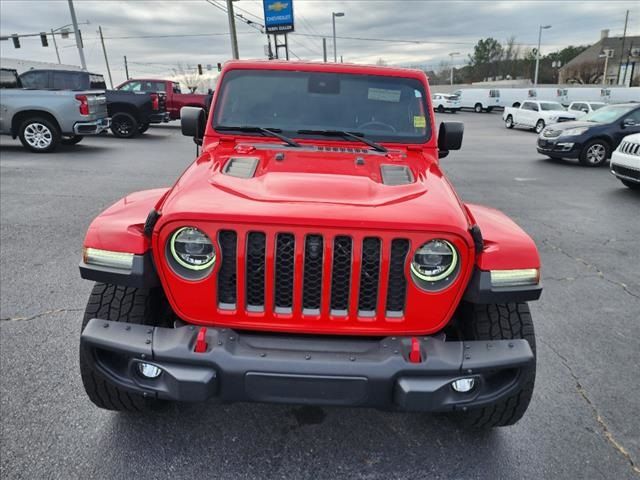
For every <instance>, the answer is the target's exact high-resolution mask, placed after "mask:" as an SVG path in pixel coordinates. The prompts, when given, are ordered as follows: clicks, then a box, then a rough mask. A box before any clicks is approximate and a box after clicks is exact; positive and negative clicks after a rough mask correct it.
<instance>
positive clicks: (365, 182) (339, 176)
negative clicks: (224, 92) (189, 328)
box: [85, 62, 540, 335]
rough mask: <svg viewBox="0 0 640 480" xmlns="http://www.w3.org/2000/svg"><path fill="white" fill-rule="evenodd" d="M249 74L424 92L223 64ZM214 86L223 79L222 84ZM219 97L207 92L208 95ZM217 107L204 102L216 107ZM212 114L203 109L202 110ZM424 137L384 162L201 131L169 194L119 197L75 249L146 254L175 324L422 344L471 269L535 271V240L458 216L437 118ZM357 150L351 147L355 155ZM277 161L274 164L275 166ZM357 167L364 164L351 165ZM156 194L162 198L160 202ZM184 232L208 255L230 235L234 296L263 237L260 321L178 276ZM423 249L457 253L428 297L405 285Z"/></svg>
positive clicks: (373, 71) (479, 217) (240, 295)
mask: <svg viewBox="0 0 640 480" xmlns="http://www.w3.org/2000/svg"><path fill="white" fill-rule="evenodd" d="M235 68H249V69H261V68H265V69H274V68H277V69H291V70H296V69H305V70H312V71H340V72H348V73H362V74H368V75H387V76H403V77H412V78H417V79H419V80H420V81H422V82H424V86H425V90H426V93H427V98H430V94H429V89H428V84H427V80H426V77H425V75H424V73H422V72H419V71H411V70H404V69H393V68H381V67H364V66H354V65H334V64H299V63H295V62H229V63H228V64H226V66H225V70H224V71H223V75H222V76H224V73H225V72H226V71H229V70H231V69H235ZM222 76H221V77H222ZM219 91H220V89H217V90H216V95H217V94H218V92H219ZM215 101H216V99H215V98H214V102H215ZM212 111H213V109H212ZM427 115H428V116H429V119H430V122H431V125H432V131H433V132H434V133H433V134H432V135H431V137H430V138H429V139H428V140H427V141H426V142H425V143H424V144H421V145H402V144H393V143H389V144H386V143H385V146H386V147H387V148H389V150H390V151H389V153H387V154H384V153H377V152H371V151H361V152H358V153H354V152H351V153H349V152H333V151H330V152H327V151H322V150H319V149H318V147H323V146H343V147H347V146H348V147H354V143H353V142H345V141H333V140H331V141H329V140H324V139H323V140H315V139H297V140H298V141H299V143H301V144H303V148H298V149H296V148H287V147H284V146H283V144H282V143H281V142H280V141H279V140H277V139H273V138H267V137H262V136H248V135H227V134H224V135H223V134H218V133H216V132H215V131H214V130H213V129H212V127H211V125H212V121H211V118H210V119H209V121H208V122H207V129H206V133H205V138H204V145H203V152H202V154H201V155H200V157H199V158H198V159H197V160H196V161H195V162H194V163H193V164H192V165H191V166H190V167H189V168H187V170H186V171H185V172H184V174H183V175H182V176H181V178H180V179H179V180H178V181H177V182H176V184H175V185H174V186H173V187H172V189H170V190H169V191H165V190H151V191H146V192H140V193H138V194H134V195H131V196H129V197H126V198H125V199H124V200H121V201H120V202H118V203H116V204H115V205H114V206H112V207H110V208H109V209H108V210H106V211H105V212H104V213H103V214H102V215H101V216H100V217H98V218H97V219H96V220H95V221H94V222H93V223H92V225H91V227H90V228H89V232H88V233H87V238H86V240H85V246H89V247H95V248H101V249H106V250H116V251H128V252H133V253H143V252H144V251H146V250H148V249H149V248H151V249H152V251H153V258H154V262H155V264H156V269H157V271H158V275H159V276H160V280H161V282H162V285H163V287H164V290H165V293H166V295H167V298H168V299H169V302H170V304H171V306H172V307H173V309H174V311H175V312H176V313H177V315H178V316H179V317H180V318H182V319H183V320H185V321H187V322H190V323H194V324H199V325H220V326H229V327H233V328H244V329H256V330H269V331H288V332H298V333H322V334H356V335H388V334H394V333H395V334H415V335H420V334H430V333H435V332H437V331H439V330H441V329H442V328H443V327H444V326H446V324H447V323H448V322H449V320H450V319H451V317H452V315H453V313H454V311H455V309H456V307H457V305H458V304H459V302H460V300H461V298H462V295H463V293H464V290H465V288H466V285H467V283H468V281H469V279H470V277H471V274H472V272H473V268H474V266H477V267H479V268H481V269H483V270H489V269H512V268H537V267H539V265H540V260H539V257H538V253H537V250H536V247H535V245H534V244H533V241H532V240H531V239H530V238H529V237H528V236H527V234H526V233H524V232H523V231H522V230H521V229H520V228H519V227H518V226H517V225H516V224H515V223H513V222H512V221H511V220H509V219H508V218H507V217H506V216H504V215H503V214H501V213H500V212H498V211H496V210H492V209H488V208H485V207H481V206H477V205H467V206H466V208H465V205H463V204H462V203H461V202H460V200H459V199H458V197H457V195H456V194H455V192H454V190H453V188H452V186H451V185H450V183H449V182H448V181H447V179H446V177H445V176H444V174H443V173H442V171H441V170H440V166H439V161H438V156H437V148H436V142H437V138H436V134H435V132H436V131H437V129H436V128H435V119H434V116H433V112H432V109H429V112H428V113H427ZM358 146H359V145H358ZM279 153H283V154H284V159H280V160H276V159H275V156H276V154H279ZM230 157H234V158H242V157H250V158H252V159H256V161H257V168H256V171H255V175H254V176H253V177H252V178H238V177H233V176H230V175H226V174H224V173H223V169H224V167H225V165H226V163H227V162H228V161H229V159H230ZM356 157H361V158H362V160H363V161H359V162H356V161H355V160H356ZM382 165H403V166H406V167H407V168H408V169H409V170H410V171H411V174H412V176H413V178H414V179H415V181H414V182H413V183H410V184H407V185H394V186H390V185H384V183H383V181H382V178H381V166H382ZM165 192H166V194H165ZM152 208H156V209H157V210H158V211H159V212H160V214H161V216H160V218H159V220H158V222H157V223H156V225H155V228H154V232H153V237H152V239H151V242H149V241H148V240H147V239H146V238H145V237H144V236H143V234H142V225H143V224H144V221H145V219H146V217H147V214H148V212H149V211H150V210H151V209H152ZM474 223H478V224H479V225H480V227H481V230H482V233H483V236H484V239H485V250H484V251H483V252H482V253H481V254H480V255H475V251H474V243H473V239H472V238H471V235H470V233H469V228H470V227H471V226H472V225H473V224H474ZM182 226H195V227H197V228H199V229H201V230H202V231H204V232H206V233H207V234H208V235H209V237H210V238H211V239H212V240H214V242H213V243H214V248H216V250H217V258H221V251H220V247H219V246H218V244H217V241H216V240H217V238H218V232H219V231H220V230H233V231H235V232H236V234H237V239H238V243H237V244H238V245H239V246H241V247H238V249H237V254H236V262H235V265H236V269H237V284H238V285H244V275H245V260H246V259H245V257H244V247H243V245H244V242H245V239H246V237H247V234H248V233H249V232H256V231H257V232H264V233H265V238H266V252H265V253H266V261H265V272H266V279H267V281H265V286H264V288H265V296H264V299H265V305H264V309H263V311H261V312H256V311H249V309H248V308H246V299H245V298H244V291H243V289H242V288H240V287H238V288H237V299H236V303H235V306H234V307H233V310H225V309H223V308H220V307H219V305H218V301H217V298H216V296H217V277H218V275H217V274H218V270H219V269H220V268H221V263H222V262H221V261H217V262H216V264H215V267H214V269H213V272H212V273H211V274H210V275H208V276H207V277H206V278H204V279H202V280H198V281H189V280H185V279H184V278H182V277H180V276H179V275H177V274H176V273H174V271H173V270H172V268H171V267H170V266H169V265H168V263H167V261H166V257H165V252H166V249H165V247H166V245H167V239H168V238H169V236H170V234H171V233H172V232H174V231H175V230H176V229H177V228H180V227H182ZM277 233H289V234H293V235H294V237H295V240H296V242H295V245H296V247H295V252H294V289H293V306H292V309H291V312H290V313H281V312H276V311H275V309H274V308H273V302H274V300H273V297H274V286H273V283H274V282H273V281H269V279H272V278H273V277H274V263H275V260H274V258H275V254H274V249H275V248H274V247H275V245H274V244H275V236H276V234H277ZM308 234H320V235H322V236H323V237H324V239H325V241H326V243H325V246H324V252H325V256H324V257H323V258H324V259H323V272H324V273H325V274H324V275H323V281H322V290H323V294H322V296H321V298H322V305H321V307H320V311H319V313H318V314H313V315H311V314H303V311H302V304H301V292H302V279H303V268H304V266H303V258H304V257H303V251H302V249H303V245H304V238H305V235H308ZM337 235H346V236H349V237H351V239H352V240H353V252H352V272H353V273H352V277H351V283H350V297H349V298H350V300H349V302H348V312H347V314H346V315H344V316H336V315H334V314H332V312H331V311H330V309H329V300H328V298H329V295H328V294H327V292H328V291H329V288H330V275H329V273H330V269H331V265H330V259H331V258H332V254H333V253H332V242H331V240H332V239H333V238H334V237H335V236H337ZM364 237H376V238H378V239H380V241H381V246H382V248H381V260H382V261H381V264H380V265H381V267H380V272H379V275H380V278H379V295H378V308H377V310H376V313H375V315H374V316H373V317H371V316H365V317H362V316H360V314H359V312H358V302H357V293H358V288H359V282H360V278H359V275H360V269H359V266H360V264H359V262H360V256H359V253H360V251H359V248H360V245H361V242H360V241H361V240H362V239H363V238H364ZM397 238H403V239H407V240H408V241H409V253H408V255H407V257H406V261H405V264H404V272H405V278H407V283H406V288H407V290H406V303H405V308H404V312H403V314H402V316H401V317H393V316H389V317H388V316H387V312H386V311H385V303H384V302H385V300H384V293H385V291H386V290H384V289H385V288H386V285H387V279H388V277H389V262H388V261H387V260H388V259H389V256H390V243H391V240H392V239H397ZM433 238H442V239H446V240H448V241H449V242H450V243H452V244H453V245H454V246H455V247H456V249H457V250H458V252H459V254H460V265H461V266H460V273H459V275H458V277H457V278H456V280H455V281H454V282H453V283H452V284H451V285H450V286H448V287H447V288H445V289H443V290H441V291H438V292H426V291H424V290H422V289H420V288H418V287H417V286H416V284H415V283H414V282H413V281H412V280H411V276H410V272H409V265H410V259H411V258H412V257H413V253H414V252H415V250H416V249H417V248H418V247H419V246H420V245H422V244H423V243H425V242H427V241H429V240H430V239H433Z"/></svg>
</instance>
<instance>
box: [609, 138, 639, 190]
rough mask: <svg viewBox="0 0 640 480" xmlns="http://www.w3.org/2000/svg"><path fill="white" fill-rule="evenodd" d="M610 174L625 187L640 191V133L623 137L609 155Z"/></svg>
mask: <svg viewBox="0 0 640 480" xmlns="http://www.w3.org/2000/svg"><path fill="white" fill-rule="evenodd" d="M611 173H612V174H614V175H615V176H616V177H618V178H619V179H620V181H621V182H622V183H623V184H624V185H626V186H627V187H629V188H631V189H633V190H640V133H636V134H634V135H627V136H626V137H624V139H623V140H622V142H620V145H618V148H617V149H616V150H615V151H614V152H613V154H612V155H611Z"/></svg>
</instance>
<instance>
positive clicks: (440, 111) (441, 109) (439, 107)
mask: <svg viewBox="0 0 640 480" xmlns="http://www.w3.org/2000/svg"><path fill="white" fill-rule="evenodd" d="M437 110H438V113H444V107H443V106H442V105H438V109H437Z"/></svg>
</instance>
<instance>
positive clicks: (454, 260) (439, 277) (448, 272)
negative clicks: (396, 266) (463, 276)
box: [411, 239, 458, 283]
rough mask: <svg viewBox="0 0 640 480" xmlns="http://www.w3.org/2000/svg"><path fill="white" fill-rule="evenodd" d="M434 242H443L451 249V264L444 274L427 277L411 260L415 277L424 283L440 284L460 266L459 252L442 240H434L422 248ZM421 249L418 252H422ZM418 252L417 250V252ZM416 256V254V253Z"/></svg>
mask: <svg viewBox="0 0 640 480" xmlns="http://www.w3.org/2000/svg"><path fill="white" fill-rule="evenodd" d="M434 241H438V242H442V243H444V244H445V245H446V246H447V247H449V250H450V251H451V264H450V265H449V267H448V268H447V269H446V270H445V271H444V272H442V273H440V274H438V275H433V276H431V275H425V274H424V273H422V272H421V271H420V270H419V269H418V268H417V267H416V266H415V265H414V263H415V261H414V260H413V259H412V260H411V273H413V275H415V276H416V278H418V279H419V280H422V281H424V282H430V283H433V282H439V281H440V280H444V279H445V278H447V277H448V276H449V275H451V274H452V273H453V272H454V271H455V270H456V267H457V266H458V252H457V250H456V249H455V247H454V246H453V245H451V243H449V242H447V241H446V240H441V239H434V240H431V241H429V242H427V243H425V244H423V245H421V246H420V248H422V247H423V246H424V245H427V244H429V243H431V242H434ZM420 248H418V250H420ZM416 251H417V250H416ZM414 256H415V253H414Z"/></svg>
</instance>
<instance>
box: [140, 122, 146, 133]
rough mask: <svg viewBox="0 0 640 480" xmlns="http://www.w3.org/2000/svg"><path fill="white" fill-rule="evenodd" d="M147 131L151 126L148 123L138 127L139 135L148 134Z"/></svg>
mask: <svg viewBox="0 0 640 480" xmlns="http://www.w3.org/2000/svg"><path fill="white" fill-rule="evenodd" d="M147 130H149V124H148V123H145V124H144V125H140V126H139V127H138V132H139V133H144V132H146V131H147Z"/></svg>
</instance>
